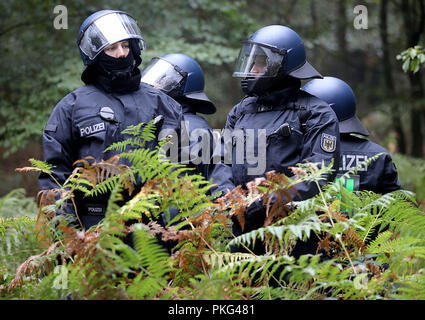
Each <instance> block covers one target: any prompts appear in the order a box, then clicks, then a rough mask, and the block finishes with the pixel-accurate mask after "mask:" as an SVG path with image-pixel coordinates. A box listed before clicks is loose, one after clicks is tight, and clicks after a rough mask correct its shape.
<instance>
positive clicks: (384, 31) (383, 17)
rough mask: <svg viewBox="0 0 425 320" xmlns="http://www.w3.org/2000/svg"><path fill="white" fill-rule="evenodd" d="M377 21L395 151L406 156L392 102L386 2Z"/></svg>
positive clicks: (381, 7)
mask: <svg viewBox="0 0 425 320" xmlns="http://www.w3.org/2000/svg"><path fill="white" fill-rule="evenodd" d="M379 20H380V22H379V33H380V36H381V43H382V52H383V57H382V65H383V69H384V78H385V87H386V89H387V90H386V95H387V101H388V103H389V106H390V112H391V123H392V127H393V130H394V132H395V135H396V146H397V151H398V152H400V153H402V154H406V153H407V148H406V139H405V136H404V132H403V126H402V123H401V118H400V110H399V107H398V104H397V103H394V102H393V100H394V98H395V85H394V78H393V75H392V70H391V69H392V67H391V66H392V63H391V58H390V45H389V43H388V0H381V5H380V12H379Z"/></svg>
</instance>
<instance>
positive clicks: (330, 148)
mask: <svg viewBox="0 0 425 320" xmlns="http://www.w3.org/2000/svg"><path fill="white" fill-rule="evenodd" d="M320 147H321V148H322V150H323V151H326V152H334V151H335V149H336V137H335V136H333V135H330V134H327V133H322V137H321V138H320Z"/></svg>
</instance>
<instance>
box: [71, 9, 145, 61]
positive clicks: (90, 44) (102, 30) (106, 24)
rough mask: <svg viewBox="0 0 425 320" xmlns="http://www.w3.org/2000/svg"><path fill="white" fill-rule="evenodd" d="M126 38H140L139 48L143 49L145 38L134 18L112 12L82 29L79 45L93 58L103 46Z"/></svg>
mask: <svg viewBox="0 0 425 320" xmlns="http://www.w3.org/2000/svg"><path fill="white" fill-rule="evenodd" d="M126 39H139V40H141V42H142V44H141V48H142V50H144V49H145V40H144V39H143V36H142V33H141V32H140V29H139V26H138V25H137V22H136V20H134V19H133V18H132V17H131V16H129V15H128V14H125V13H119V12H114V13H110V14H107V15H104V16H102V17H100V18H99V19H97V20H95V21H94V22H93V23H91V24H90V25H89V26H88V27H87V28H86V30H85V31H84V34H83V36H82V37H81V40H80V43H79V47H80V49H81V51H82V52H83V53H84V54H85V55H86V56H88V57H89V58H90V59H91V60H93V59H94V58H96V56H97V55H98V54H99V53H100V52H101V51H102V50H103V49H104V48H105V47H107V46H109V45H111V44H113V43H116V42H118V41H122V40H126Z"/></svg>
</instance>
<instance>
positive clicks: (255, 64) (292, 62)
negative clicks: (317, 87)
mask: <svg viewBox="0 0 425 320" xmlns="http://www.w3.org/2000/svg"><path fill="white" fill-rule="evenodd" d="M287 76H290V77H292V78H296V79H310V78H322V76H321V74H320V73H319V72H318V71H316V69H314V68H313V67H312V66H311V65H310V64H309V63H308V62H307V60H306V53H305V48H304V43H303V41H302V40H301V38H300V37H299V36H298V34H297V33H296V32H295V31H293V30H292V29H290V28H288V27H285V26H281V25H271V26H266V27H263V28H261V29H259V30H257V31H256V32H254V33H253V34H252V35H251V36H250V37H249V38H248V40H247V41H244V42H243V45H242V49H241V50H240V53H239V57H238V60H237V63H236V68H235V71H234V73H233V77H238V78H243V79H242V81H241V85H242V90H243V91H244V92H245V93H246V94H248V95H256V96H261V95H263V94H264V93H266V92H267V91H268V90H269V89H271V88H272V86H273V85H274V84H275V83H276V81H278V80H281V79H283V78H285V77H287Z"/></svg>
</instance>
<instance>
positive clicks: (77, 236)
mask: <svg viewBox="0 0 425 320" xmlns="http://www.w3.org/2000/svg"><path fill="white" fill-rule="evenodd" d="M59 228H60V229H61V230H62V231H63V233H64V236H65V239H64V243H65V245H66V251H67V253H68V254H69V256H72V257H75V260H74V262H77V261H79V260H84V263H83V265H84V264H86V263H89V262H90V261H91V259H92V258H93V257H94V255H95V254H96V252H97V246H96V244H97V241H98V240H99V234H100V227H98V228H94V229H91V230H89V231H79V230H77V229H75V228H72V227H68V226H65V225H59Z"/></svg>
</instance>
